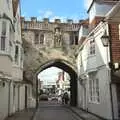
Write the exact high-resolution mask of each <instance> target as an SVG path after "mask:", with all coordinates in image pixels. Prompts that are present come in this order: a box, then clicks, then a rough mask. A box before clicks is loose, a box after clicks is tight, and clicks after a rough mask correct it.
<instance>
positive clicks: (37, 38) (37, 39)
mask: <svg viewBox="0 0 120 120" xmlns="http://www.w3.org/2000/svg"><path fill="white" fill-rule="evenodd" d="M34 43H35V44H39V34H38V33H35V40H34Z"/></svg>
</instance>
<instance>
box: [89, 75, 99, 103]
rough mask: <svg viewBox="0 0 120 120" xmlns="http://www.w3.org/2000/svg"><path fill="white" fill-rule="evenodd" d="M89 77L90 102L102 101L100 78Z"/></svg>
mask: <svg viewBox="0 0 120 120" xmlns="http://www.w3.org/2000/svg"><path fill="white" fill-rule="evenodd" d="M91 76H92V75H90V79H89V102H90V103H96V104H99V103H100V86H99V79H98V78H95V77H91Z"/></svg>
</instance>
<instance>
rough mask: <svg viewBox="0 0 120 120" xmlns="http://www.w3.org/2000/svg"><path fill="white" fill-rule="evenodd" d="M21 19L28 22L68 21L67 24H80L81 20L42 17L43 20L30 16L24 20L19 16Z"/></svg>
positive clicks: (58, 22)
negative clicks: (51, 19)
mask: <svg viewBox="0 0 120 120" xmlns="http://www.w3.org/2000/svg"><path fill="white" fill-rule="evenodd" d="M21 21H23V22H24V21H26V22H27V21H29V22H44V23H57V24H60V23H68V24H80V23H81V21H82V20H79V21H78V22H74V21H73V19H66V21H65V22H62V20H61V19H54V21H53V22H51V21H50V20H49V18H43V20H41V21H40V20H37V17H31V18H30V19H29V20H26V19H25V17H21Z"/></svg>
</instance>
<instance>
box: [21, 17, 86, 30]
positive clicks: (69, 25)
mask: <svg viewBox="0 0 120 120" xmlns="http://www.w3.org/2000/svg"><path fill="white" fill-rule="evenodd" d="M21 23H22V29H26V30H27V29H29V30H34V29H35V30H36V29H38V30H45V31H46V30H47V31H54V30H55V28H56V27H58V26H59V27H60V28H61V29H62V30H63V31H68V32H69V31H78V30H79V28H80V26H81V25H82V24H83V23H84V24H86V22H85V20H79V22H76V23H75V22H73V20H72V19H67V20H66V22H61V19H55V20H54V21H53V22H50V21H49V18H43V20H42V21H39V20H37V18H36V17H31V19H30V20H25V18H24V17H21Z"/></svg>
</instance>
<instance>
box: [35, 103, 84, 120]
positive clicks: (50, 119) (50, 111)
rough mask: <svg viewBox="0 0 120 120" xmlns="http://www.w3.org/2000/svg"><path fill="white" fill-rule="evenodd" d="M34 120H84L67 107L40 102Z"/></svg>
mask: <svg viewBox="0 0 120 120" xmlns="http://www.w3.org/2000/svg"><path fill="white" fill-rule="evenodd" d="M33 120H82V119H80V118H79V117H78V116H77V115H76V114H75V113H73V112H72V111H71V110H69V109H68V108H67V107H65V106H63V105H60V104H57V102H54V101H52V102H40V105H39V109H38V111H37V113H36V115H35V117H34V119H33Z"/></svg>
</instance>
